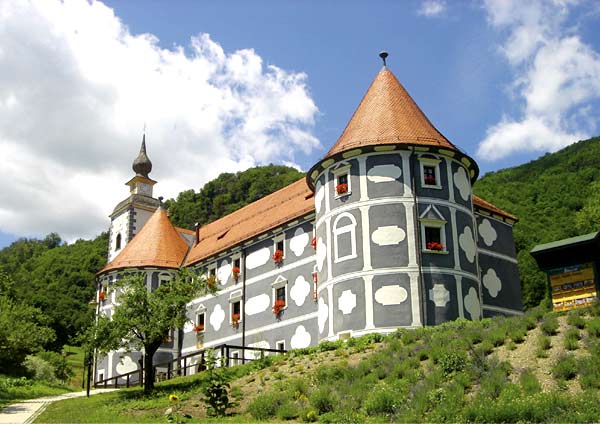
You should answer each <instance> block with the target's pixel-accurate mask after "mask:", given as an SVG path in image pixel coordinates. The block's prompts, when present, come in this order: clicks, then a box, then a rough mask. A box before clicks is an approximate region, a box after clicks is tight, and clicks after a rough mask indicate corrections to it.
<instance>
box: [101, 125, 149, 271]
mask: <svg viewBox="0 0 600 424" xmlns="http://www.w3.org/2000/svg"><path fill="white" fill-rule="evenodd" d="M132 169H133V172H135V175H134V177H133V178H132V179H130V180H129V181H127V182H126V183H125V185H128V186H129V197H127V198H126V199H125V200H123V201H121V202H119V204H118V205H117V206H116V207H115V209H114V210H113V212H112V213H111V214H110V220H111V222H110V234H109V242H108V243H109V245H108V261H109V262H110V261H112V260H113V259H114V258H115V257H116V256H117V255H118V254H119V252H121V250H122V249H123V248H124V247H125V245H126V244H127V243H128V242H129V241H131V239H132V238H133V237H134V236H135V235H136V234H137V233H138V232H139V231H140V230H141V229H142V227H143V226H144V224H145V223H146V221H148V219H149V218H150V216H152V214H153V213H154V211H155V210H156V209H157V208H158V206H159V203H160V202H159V200H158V199H155V198H154V197H152V195H153V193H152V192H153V187H154V184H156V181H154V180H152V179H151V178H150V177H149V176H148V174H150V172H151V171H152V162H151V161H150V159H149V158H148V154H147V153H146V134H145V133H144V135H143V137H142V145H141V146H140V152H139V154H138V156H137V157H136V158H135V160H134V161H133V164H132Z"/></svg>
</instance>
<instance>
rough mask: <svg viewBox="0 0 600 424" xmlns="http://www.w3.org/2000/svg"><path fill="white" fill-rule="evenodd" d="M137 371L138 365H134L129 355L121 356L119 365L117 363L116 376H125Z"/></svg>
mask: <svg viewBox="0 0 600 424" xmlns="http://www.w3.org/2000/svg"><path fill="white" fill-rule="evenodd" d="M137 369H138V364H136V363H135V362H134V361H133V360H132V359H131V356H129V355H125V356H123V357H122V358H121V360H120V361H119V363H117V374H127V373H128V372H133V371H136V370H137Z"/></svg>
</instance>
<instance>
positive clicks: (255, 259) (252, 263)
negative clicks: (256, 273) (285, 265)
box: [246, 247, 271, 269]
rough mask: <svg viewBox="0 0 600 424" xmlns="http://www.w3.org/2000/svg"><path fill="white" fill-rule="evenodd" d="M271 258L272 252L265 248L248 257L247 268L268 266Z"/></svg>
mask: <svg viewBox="0 0 600 424" xmlns="http://www.w3.org/2000/svg"><path fill="white" fill-rule="evenodd" d="M270 258H271V251H270V250H269V249H268V248H266V247H263V248H262V249H259V250H257V251H256V252H252V253H250V254H249V255H248V256H246V268H248V269H254V268H258V267H259V266H261V265H264V264H266V263H267V261H268V260H269V259H270Z"/></svg>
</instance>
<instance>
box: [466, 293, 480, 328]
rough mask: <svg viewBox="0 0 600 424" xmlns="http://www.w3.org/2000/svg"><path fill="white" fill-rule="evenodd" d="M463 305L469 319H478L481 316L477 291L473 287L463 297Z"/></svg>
mask: <svg viewBox="0 0 600 424" xmlns="http://www.w3.org/2000/svg"><path fill="white" fill-rule="evenodd" d="M464 304H465V310H466V311H467V312H468V313H469V315H471V319H473V320H475V319H479V316H480V314H481V310H480V304H479V296H477V291H476V290H475V289H474V288H473V287H471V288H470V289H469V293H468V294H467V295H466V296H465V302H464Z"/></svg>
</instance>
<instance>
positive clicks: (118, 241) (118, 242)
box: [115, 233, 121, 250]
mask: <svg viewBox="0 0 600 424" xmlns="http://www.w3.org/2000/svg"><path fill="white" fill-rule="evenodd" d="M120 248H121V233H119V234H117V240H116V242H115V250H119V249H120Z"/></svg>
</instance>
